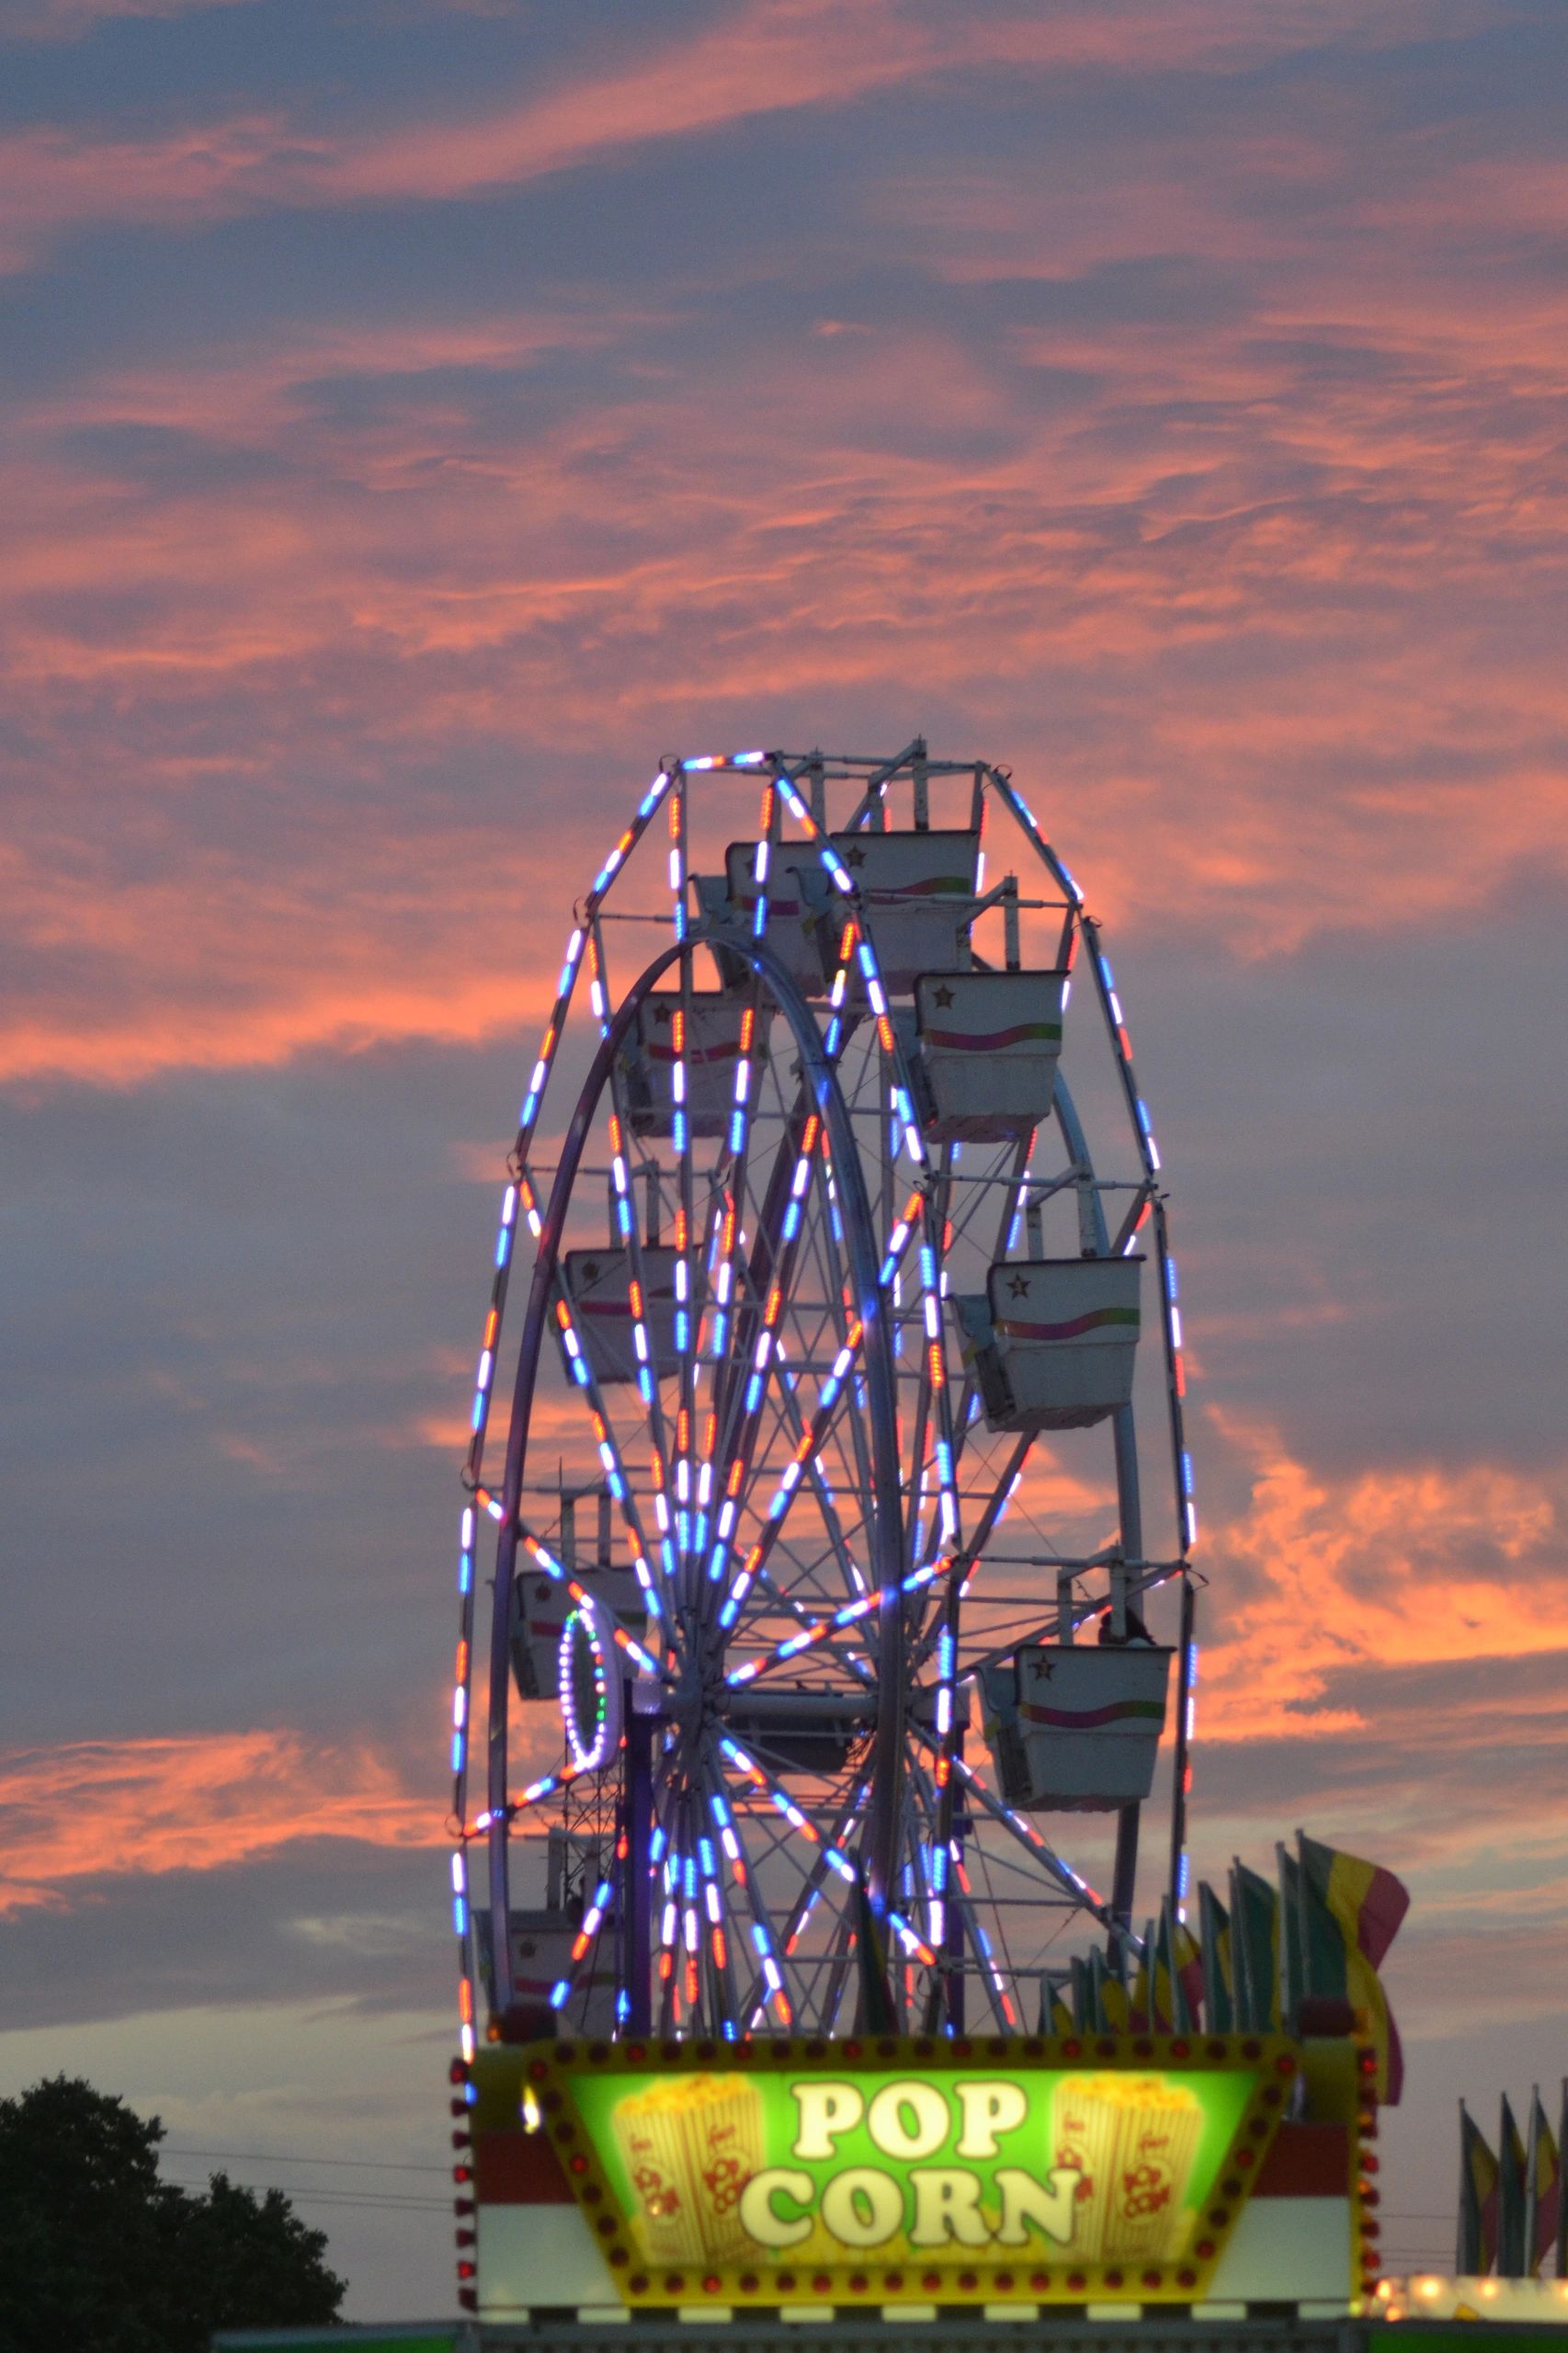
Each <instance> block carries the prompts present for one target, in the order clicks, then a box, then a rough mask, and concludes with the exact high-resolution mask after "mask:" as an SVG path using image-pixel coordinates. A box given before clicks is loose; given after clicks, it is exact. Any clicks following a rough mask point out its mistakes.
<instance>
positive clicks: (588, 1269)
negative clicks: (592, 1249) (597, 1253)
mask: <svg viewBox="0 0 1568 2353" xmlns="http://www.w3.org/2000/svg"><path fill="white" fill-rule="evenodd" d="M598 1279H599V1262H598V1260H597V1258H585V1259H584V1261H583V1280H584V1281H585V1283H597V1281H598Z"/></svg>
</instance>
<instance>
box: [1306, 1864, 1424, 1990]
mask: <svg viewBox="0 0 1568 2353" xmlns="http://www.w3.org/2000/svg"><path fill="white" fill-rule="evenodd" d="M1298 1843H1299V1845H1300V1847H1301V1869H1302V1870H1304V1871H1305V1873H1306V1874H1307V1877H1308V1878H1309V1880H1311V1881H1312V1885H1313V1886H1314V1887H1315V1888H1316V1890H1317V1892H1318V1893H1319V1894H1320V1895H1321V1896H1322V1898H1323V1900H1324V1903H1325V1904H1327V1905H1328V1908H1329V1910H1330V1911H1331V1912H1332V1913H1333V1914H1334V1915H1335V1918H1336V1919H1337V1920H1340V1921H1342V1922H1343V1923H1344V1924H1345V1926H1346V1928H1347V1930H1348V1932H1349V1934H1350V1938H1351V1940H1352V1942H1353V1943H1354V1944H1355V1946H1356V1949H1357V1950H1358V1952H1364V1953H1365V1954H1366V1956H1367V1959H1368V1960H1369V1961H1370V1962H1371V1964H1372V1967H1373V1968H1374V1969H1378V1968H1381V1965H1382V1961H1383V1956H1384V1954H1385V1953H1386V1952H1387V1951H1388V1949H1389V1947H1390V1945H1392V1942H1393V1940H1394V1936H1395V1933H1396V1931H1397V1930H1398V1927H1399V1925H1400V1922H1401V1921H1402V1920H1403V1917H1404V1915H1405V1914H1406V1913H1407V1912H1408V1911H1409V1909H1410V1891H1409V1889H1408V1888H1407V1887H1406V1886H1405V1884H1404V1882H1403V1880H1398V1879H1395V1877H1394V1875H1393V1873H1392V1871H1386V1870H1383V1868H1382V1866H1381V1864H1380V1863H1364V1862H1363V1861H1362V1860H1361V1858H1360V1857H1359V1856H1358V1855H1346V1854H1344V1853H1342V1852H1341V1850H1340V1849H1339V1848H1338V1847H1324V1846H1323V1845H1321V1844H1320V1842H1319V1841H1318V1840H1317V1839H1316V1838H1308V1837H1305V1836H1301V1834H1300V1833H1298Z"/></svg>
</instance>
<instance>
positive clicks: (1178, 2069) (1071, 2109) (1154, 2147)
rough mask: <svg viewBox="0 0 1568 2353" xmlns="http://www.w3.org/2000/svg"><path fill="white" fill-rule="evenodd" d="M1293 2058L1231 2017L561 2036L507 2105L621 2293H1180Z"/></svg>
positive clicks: (1221, 2226) (1198, 2281)
mask: <svg viewBox="0 0 1568 2353" xmlns="http://www.w3.org/2000/svg"><path fill="white" fill-rule="evenodd" d="M1026 2053H1027V2054H1029V2055H1027V2056H1026ZM1297 2066H1298V2061H1297V2055H1296V2053H1295V2052H1294V2051H1293V2050H1292V2048H1291V2046H1290V2044H1288V2043H1286V2042H1284V2041H1280V2040H1266V2039H1264V2038H1246V2039H1245V2040H1243V2039H1241V2038H1236V2037H1228V2038H1222V2037H1216V2038H1212V2039H1199V2038H1196V2037H1193V2038H1186V2037H1179V2036H1178V2037H1151V2036H1141V2037H1132V2036H1122V2037H1114V2038H1112V2037H1107V2038H1104V2039H1097V2040H1093V2041H1089V2042H1086V2043H1085V2044H1079V2043H1077V2042H1075V2041H1069V2042H1064V2043H1047V2042H1044V2041H1029V2042H1025V2041H1022V2040H1000V2039H998V2040H992V2041H983V2040H973V2041H966V2040H958V2041H938V2040H935V2039H927V2038H918V2039H916V2038H908V2039H904V2040H891V2039H889V2040H876V2041H871V2040H867V2041H863V2042H862V2041H858V2040H848V2041H843V2042H829V2041H825V2040H819V2041H812V2042H801V2043H794V2044H790V2043H769V2042H762V2043H740V2044H730V2045H725V2044H718V2045H713V2044H706V2043H704V2044H695V2045H694V2044H691V2043H676V2042H670V2043H663V2044H660V2043H651V2044H642V2043H637V2042H628V2043H596V2044H592V2045H588V2044H562V2045H558V2046H556V2047H555V2048H554V2049H553V2050H552V2051H551V2052H548V2054H544V2053H541V2054H540V2055H538V2056H536V2057H534V2058H532V2059H531V2060H530V2062H529V2064H528V2069H527V2071H526V2074H525V2086H524V2093H523V2109H524V2113H525V2116H526V2117H527V2118H528V2120H529V2121H532V2122H536V2123H537V2125H538V2127H539V2129H540V2130H542V2131H546V2132H548V2133H549V2134H550V2135H551V2139H552V2140H553V2142H554V2143H555V2146H556V2148H557V2150H558V2152H559V2153H560V2154H561V2155H562V2160H563V2162H564V2164H565V2166H566V2171H567V2177H568V2179H569V2180H570V2181H571V2184H572V2187H573V2188H574V2191H575V2193H576V2195H577V2197H578V2199H579V2201H580V2202H581V2204H582V2205H583V2208H584V2211H585V2213H586V2214H587V2215H588V2216H589V2217H590V2219H591V2222H592V2227H593V2228H594V2231H595V2234H596V2236H597V2239H598V2240H599V2243H600V2244H601V2245H603V2246H604V2248H605V2252H606V2256H607V2260H608V2263H609V2264H610V2267H611V2269H612V2272H613V2274H614V2276H615V2279H616V2285H617V2287H618V2289H619V2291H620V2292H621V2294H622V2295H624V2296H625V2297H626V2298H627V2300H628V2301H629V2302H648V2303H670V2302H683V2301H695V2300H696V2299H697V2298H698V2297H699V2296H703V2295H706V2296H714V2295H722V2296H723V2297H725V2298H726V2299H728V2300H730V2301H733V2302H737V2303H744V2302H759V2303H761V2302H774V2303H777V2302H779V2301H781V2300H783V2301H788V2300H790V2299H792V2298H793V2299H799V2300H802V2301H814V2300H816V2299H818V2298H821V2299H824V2300H828V2301H831V2300H833V2299H834V2297H835V2295H836V2294H838V2293H840V2292H842V2293H845V2294H848V2295H855V2296H861V2295H866V2294H868V2293H870V2292H874V2291H879V2290H880V2291H881V2293H882V2294H884V2295H885V2296H887V2297H890V2298H896V2297H903V2298H914V2299H918V2298H921V2297H925V2296H930V2297H935V2298H937V2300H939V2301H943V2302H950V2301H964V2300H968V2299H972V2300H973V2301H976V2302H989V2301H1006V2300H1007V2299H1009V2298H1015V2299H1017V2300H1018V2301H1020V2302H1040V2301H1087V2300H1089V2299H1091V2298H1094V2299H1098V2298H1100V2297H1114V2296H1116V2295H1124V2296H1126V2297H1128V2298H1129V2299H1130V2300H1135V2301H1138V2302H1144V2301H1149V2300H1154V2299H1158V2298H1159V2297H1161V2296H1164V2297H1166V2298H1168V2299H1170V2300H1172V2301H1187V2300H1190V2299H1191V2298H1192V2297H1194V2296H1195V2295H1198V2294H1200V2293H1201V2292H1202V2290H1203V2288H1204V2286H1205V2284H1206V2282H1207V2280H1208V2279H1209V2278H1210V2276H1211V2274H1212V2271H1213V2268H1214V2265H1215V2263H1216V2262H1217V2261H1218V2258H1219V2255H1220V2252H1221V2248H1222V2246H1223V2245H1224V2242H1225V2240H1226V2238H1227V2237H1228V2236H1229V2234H1230V2231H1231V2228H1232V2225H1233V2222H1234V2219H1235V2216H1236V2213H1237V2212H1238V2211H1239V2210H1240V2208H1241V2207H1242V2206H1243V2205H1244V2202H1245V2200H1246V2196H1247V2193H1248V2191H1249V2190H1250V2188H1251V2186H1252V2183H1253V2181H1254V2179H1256V2171H1257V2167H1258V2165H1259V2164H1260V2163H1261V2161H1262V2158H1263V2156H1264V2154H1266V2152H1267V2146H1268V2143H1269V2142H1270V2141H1271V2139H1272V2137H1273V2132H1274V2129H1275V2126H1276V2124H1277V2123H1278V2120H1279V2118H1280V2116H1281V2114H1282V2113H1283V2112H1284V2109H1285V2108H1286V2106H1287V2105H1288V2103H1289V2098H1290V2091H1291V2088H1292V2079H1293V2077H1294V2076H1295V2075H1296V2072H1297Z"/></svg>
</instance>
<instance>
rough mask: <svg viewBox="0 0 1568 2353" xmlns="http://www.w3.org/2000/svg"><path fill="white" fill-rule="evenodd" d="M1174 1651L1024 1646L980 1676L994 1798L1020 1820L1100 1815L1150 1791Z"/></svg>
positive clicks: (1137, 1646) (1121, 1646)
mask: <svg viewBox="0 0 1568 2353" xmlns="http://www.w3.org/2000/svg"><path fill="white" fill-rule="evenodd" d="M1173 1656H1175V1652H1170V1650H1163V1647H1156V1644H1153V1643H1135V1644H1087V1643H1072V1644H1064V1643H1031V1644H1027V1647H1024V1650H1019V1652H1017V1656H1015V1661H1012V1665H991V1668H984V1671H982V1677H980V1682H982V1699H984V1724H986V1741H989V1744H991V1756H994V1757H996V1772H998V1779H1001V1789H1003V1798H1006V1802H1007V1805H1017V1807H1022V1810H1024V1812H1066V1814H1104V1812H1111V1810H1114V1807H1119V1805H1135V1802H1137V1800H1142V1798H1146V1795H1149V1790H1152V1789H1153V1757H1156V1753H1158V1746H1161V1732H1163V1730H1165V1692H1168V1688H1170V1661H1173Z"/></svg>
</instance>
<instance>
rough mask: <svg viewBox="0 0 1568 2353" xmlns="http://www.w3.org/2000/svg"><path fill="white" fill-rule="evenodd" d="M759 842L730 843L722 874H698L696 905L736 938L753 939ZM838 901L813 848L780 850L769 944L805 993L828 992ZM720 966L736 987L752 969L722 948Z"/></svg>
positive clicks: (771, 879)
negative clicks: (727, 954)
mask: <svg viewBox="0 0 1568 2353" xmlns="http://www.w3.org/2000/svg"><path fill="white" fill-rule="evenodd" d="M693 880H694V881H695V883H696V888H697V895H698V903H699V906H700V907H701V910H702V913H703V915H704V916H705V917H706V918H707V919H708V921H709V922H710V923H711V924H714V925H716V926H718V929H719V932H720V934H721V937H722V934H723V932H725V931H730V932H732V933H733V934H734V935H735V936H736V937H737V938H744V939H749V938H751V937H752V933H753V925H754V918H755V915H756V903H757V898H758V895H759V892H758V886H757V881H756V843H755V842H732V843H731V844H730V846H729V848H728V849H727V850H726V851H725V853H724V874H723V878H722V880H721V879H720V878H719V877H717V876H708V875H703V876H698V877H694V878H693ZM839 906H840V903H839V902H837V901H835V898H834V895H833V889H832V885H831V884H830V882H829V881H828V879H827V875H826V874H825V872H824V870H823V865H822V861H821V859H820V858H818V857H817V854H816V852H815V851H814V850H812V849H806V848H802V847H800V846H796V847H795V848H794V849H793V851H792V852H791V851H790V850H785V849H778V850H776V851H775V852H774V854H773V861H772V864H771V866H770V867H769V869H768V875H767V945H768V947H769V948H770V949H772V951H773V953H774V954H775V955H776V956H777V957H778V958H779V960H780V961H781V962H782V963H783V966H784V969H785V971H786V972H788V973H789V975H790V979H791V980H792V981H793V982H794V983H795V986H796V987H797V988H798V989H799V990H800V992H801V995H802V996H808V997H818V996H825V995H827V992H828V988H829V986H830V984H831V983H832V980H833V974H834V969H835V949H836V947H837V944H838V936H839V930H840V928H841V926H842V922H843V917H842V915H841V914H840V913H839ZM719 963H720V968H721V970H722V972H723V975H724V978H725V980H726V981H727V982H728V983H730V985H731V986H732V987H735V986H737V985H739V984H740V983H742V982H744V981H749V980H750V978H751V967H750V966H749V965H748V964H746V963H745V962H744V961H743V960H742V959H741V958H739V957H726V956H725V955H724V953H723V951H722V947H721V949H720V954H719Z"/></svg>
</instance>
